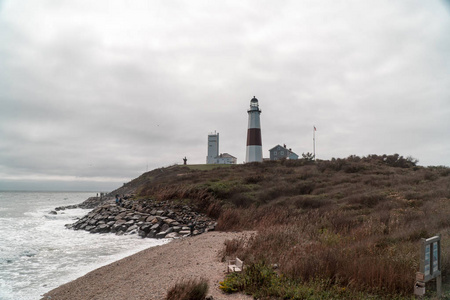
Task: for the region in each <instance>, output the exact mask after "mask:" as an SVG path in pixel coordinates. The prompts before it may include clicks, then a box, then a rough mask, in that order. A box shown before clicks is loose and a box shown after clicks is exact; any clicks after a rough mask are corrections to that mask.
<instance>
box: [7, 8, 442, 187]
mask: <svg viewBox="0 0 450 300" xmlns="http://www.w3.org/2000/svg"><path fill="white" fill-rule="evenodd" d="M449 3H450V2H449V1H444V0H442V1H438V0H427V1H422V0H417V1H414V0H413V1H409V0H408V1H406V0H405V1H390V0H385V1H383V0H381V1H380V0H374V1H359V0H355V1H347V0H346V1H339V0H329V1H322V0H320V1H316V0H314V1H313V0H309V1H306V0H304V1H273V0H272V1H261V0H255V1H242V0H237V1H210V0H205V1H195V0H194V1H165V0H164V1H163V0H161V1H150V0H149V1H144V0H133V1H131V0H128V1H114V0H104V1H102V0H95V1H92V0H86V1H81V0H67V1H66V0H42V1H13V0H10V1H8V0H7V1H1V0H0V104H1V106H0V190H11V189H31V190H37V189H41V190H42V189H43V190H45V189H52V190H58V189H62V190H70V189H75V190H94V191H97V190H98V191H101V190H112V189H114V188H117V187H119V186H121V185H122V183H123V182H127V181H129V180H131V179H133V178H135V177H137V176H139V175H140V174H142V173H143V172H145V171H146V170H147V168H148V170H152V169H154V168H158V167H163V166H169V165H172V164H175V163H179V164H182V163H183V161H182V158H183V157H184V156H186V157H187V158H188V163H189V164H200V163H205V161H206V155H207V153H206V151H207V135H208V133H209V132H214V131H215V130H216V131H217V132H219V133H220V152H221V153H223V152H227V153H230V154H231V155H233V156H235V157H237V158H238V162H239V163H242V162H243V160H244V159H245V147H246V133H247V118H248V115H247V109H248V108H249V104H250V100H251V98H252V97H253V96H256V97H257V98H258V99H259V104H260V108H261V110H262V114H261V127H262V141H263V155H264V157H268V156H269V151H268V150H269V149H270V148H272V147H273V146H275V145H277V144H281V145H282V144H286V145H287V146H288V147H289V148H292V150H293V151H294V152H296V153H297V154H299V155H301V154H302V153H304V152H305V153H306V152H312V148H313V146H312V145H313V142H312V135H313V126H314V125H315V126H316V128H317V132H316V142H317V146H316V150H317V157H318V158H320V159H330V158H332V157H336V158H337V157H347V156H349V155H352V154H356V155H360V156H365V155H368V154H394V153H399V154H400V155H403V156H405V157H406V156H409V155H411V156H413V157H414V158H417V159H418V160H419V164H420V165H424V166H428V165H446V166H450V138H449V137H450V136H449V133H450V4H449Z"/></svg>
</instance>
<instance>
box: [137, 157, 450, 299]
mask: <svg viewBox="0 0 450 300" xmlns="http://www.w3.org/2000/svg"><path fill="white" fill-rule="evenodd" d="M416 163H417V161H416V160H414V159H412V158H404V157H402V156H400V155H397V154H395V155H382V156H378V155H370V156H367V157H357V156H350V157H348V158H345V159H332V160H330V161H318V162H311V161H309V160H306V159H303V160H298V161H292V160H291V161H289V160H285V161H268V162H264V163H251V164H245V165H234V166H228V167H220V166H218V167H217V168H214V169H211V170H197V169H196V168H195V167H192V168H190V167H189V166H173V167H170V168H165V169H157V170H154V171H152V172H149V173H146V174H143V175H142V176H141V177H140V178H138V179H136V180H139V192H138V194H139V196H140V197H141V198H146V197H151V198H154V199H157V200H173V201H181V202H186V203H190V204H193V205H195V206H196V207H197V209H198V210H200V211H202V212H205V213H207V214H208V215H209V216H211V217H215V218H217V219H218V224H217V227H216V228H217V229H218V230H256V231H257V234H255V235H254V236H252V237H251V238H250V239H249V240H233V241H227V243H226V245H225V249H224V254H223V255H224V256H234V255H237V256H239V257H240V258H241V259H243V260H245V262H246V264H247V265H249V268H248V270H249V271H247V272H244V273H243V274H242V275H232V276H231V277H229V278H227V279H226V280H225V281H224V283H223V286H224V290H226V291H232V290H241V291H246V292H248V293H252V294H254V295H257V296H258V297H278V298H284V299H308V298H311V299H313V298H321V297H328V296H325V294H324V293H331V294H330V295H332V297H333V298H345V299H348V298H355V299H356V298H361V295H367V297H369V295H371V296H370V297H373V298H377V297H378V298H393V297H409V296H410V295H411V294H412V291H413V286H414V280H415V272H416V271H418V270H419V251H420V248H419V245H420V239H421V238H427V237H430V236H433V235H435V234H437V233H440V234H442V247H443V248H442V257H443V270H444V286H445V284H447V278H448V270H450V260H449V259H448V255H449V252H450V239H449V235H450V218H449V215H450V176H449V175H450V169H449V168H447V167H442V166H439V167H419V166H416ZM130 184H133V182H130ZM273 265H276V266H277V268H276V270H273V271H270V270H272V266H273ZM255 274H256V275H255ZM261 274H263V275H264V274H266V275H267V276H268V278H269V279H267V278H266V277H264V276H266V275H264V276H263V277H264V278H266V279H267V280H269V281H270V283H271V284H268V283H267V282H266V283H265V284H264V286H265V287H266V288H261V287H259V288H258V282H259V283H260V282H261V281H260V280H259V279H261V278H259V277H258V276H262V275H261ZM233 276H234V277H233ZM240 276H241V277H240ZM255 276H256V277H255ZM258 278H259V279H258ZM264 278H263V279H264ZM261 280H262V279H261ZM227 288H229V290H227ZM427 289H428V290H432V289H433V285H432V284H428V285H427ZM305 293H306V294H305ZM305 295H309V296H308V297H306V296H305ZM327 295H328V294H327Z"/></svg>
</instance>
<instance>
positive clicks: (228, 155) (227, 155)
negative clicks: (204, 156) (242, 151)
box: [218, 153, 236, 158]
mask: <svg viewBox="0 0 450 300" xmlns="http://www.w3.org/2000/svg"><path fill="white" fill-rule="evenodd" d="M218 157H224V158H226V157H230V158H236V157H234V156H233V155H231V154H228V153H220V155H219V156H218Z"/></svg>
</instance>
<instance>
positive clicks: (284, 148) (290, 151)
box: [269, 144, 298, 156]
mask: <svg viewBox="0 0 450 300" xmlns="http://www.w3.org/2000/svg"><path fill="white" fill-rule="evenodd" d="M277 147H281V148H282V149H283V150H286V151H287V152H289V153H292V154H295V155H297V153H295V152H294V151H292V150H289V149H287V148H286V147H283V146H281V145H280V144H278V145H276V146H275V147H273V148H272V149H269V152H270V151H272V150H275V148H277ZM297 156H298V155H297Z"/></svg>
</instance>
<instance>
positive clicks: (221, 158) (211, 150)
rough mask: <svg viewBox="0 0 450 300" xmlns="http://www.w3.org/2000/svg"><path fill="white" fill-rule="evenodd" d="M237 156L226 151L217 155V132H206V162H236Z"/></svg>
mask: <svg viewBox="0 0 450 300" xmlns="http://www.w3.org/2000/svg"><path fill="white" fill-rule="evenodd" d="M236 163H237V158H236V157H234V156H233V155H231V154H228V153H221V154H220V155H219V133H210V134H208V156H206V164H228V165H229V164H236Z"/></svg>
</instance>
